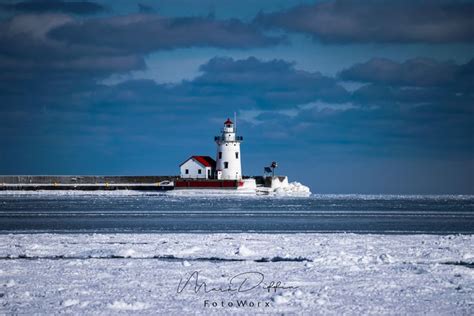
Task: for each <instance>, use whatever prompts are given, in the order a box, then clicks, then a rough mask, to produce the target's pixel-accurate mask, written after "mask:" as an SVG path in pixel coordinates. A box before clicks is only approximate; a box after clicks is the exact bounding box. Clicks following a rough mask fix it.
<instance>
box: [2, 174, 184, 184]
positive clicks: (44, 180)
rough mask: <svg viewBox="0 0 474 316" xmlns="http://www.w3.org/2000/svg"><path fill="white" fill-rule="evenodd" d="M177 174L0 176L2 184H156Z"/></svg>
mask: <svg viewBox="0 0 474 316" xmlns="http://www.w3.org/2000/svg"><path fill="white" fill-rule="evenodd" d="M177 178H178V177H177V176H49V175H44V176H28V175H22V176H0V185H1V184H52V185H54V184H72V185H76V184H106V183H108V184H155V183H158V182H161V181H165V180H171V181H173V180H175V179H177Z"/></svg>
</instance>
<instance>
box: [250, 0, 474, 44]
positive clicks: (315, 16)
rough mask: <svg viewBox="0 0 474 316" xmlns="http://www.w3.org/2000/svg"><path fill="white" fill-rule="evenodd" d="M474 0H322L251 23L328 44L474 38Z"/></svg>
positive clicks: (454, 40) (447, 41)
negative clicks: (302, 35) (279, 29)
mask: <svg viewBox="0 0 474 316" xmlns="http://www.w3.org/2000/svg"><path fill="white" fill-rule="evenodd" d="M473 16H474V4H473V3H471V2H464V1H456V2H446V1H408V0H402V1H363V2H361V1H353V0H336V1H324V2H318V3H315V4H311V5H301V6H296V7H293V8H290V9H288V10H284V11H279V12H275V13H269V14H264V13H261V14H259V15H258V16H257V17H256V19H255V22H256V23H258V24H260V25H263V26H266V27H269V28H274V27H276V28H281V29H284V30H288V31H291V32H299V33H304V34H308V35H310V36H311V37H312V38H313V39H315V40H319V41H323V42H328V43H372V42H373V43H377V42H380V43H416V42H422V43H454V42H472V41H473V40H474V19H473V18H472V17H473Z"/></svg>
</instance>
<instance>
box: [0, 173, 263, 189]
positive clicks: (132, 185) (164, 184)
mask: <svg viewBox="0 0 474 316" xmlns="http://www.w3.org/2000/svg"><path fill="white" fill-rule="evenodd" d="M245 178H247V177H245ZM253 178H255V180H256V182H257V184H260V185H263V184H265V179H264V178H263V177H253ZM216 181H220V182H222V185H218V186H216V185H214V187H219V188H226V187H229V183H230V182H232V184H233V183H234V182H236V181H226V180H214V182H216ZM203 182H205V181H203ZM227 182H229V183H227ZM177 183H178V185H177V186H176V184H177ZM179 183H180V184H179ZM175 186H176V187H178V188H181V189H183V188H192V187H190V185H188V184H187V182H186V181H180V178H179V177H178V176H51V175H21V176H17V175H10V176H8V175H7V176H0V191H7V190H20V191H39V190H78V191H99V190H106V191H114V190H136V191H168V190H173V189H174V188H175ZM199 187H201V186H199Z"/></svg>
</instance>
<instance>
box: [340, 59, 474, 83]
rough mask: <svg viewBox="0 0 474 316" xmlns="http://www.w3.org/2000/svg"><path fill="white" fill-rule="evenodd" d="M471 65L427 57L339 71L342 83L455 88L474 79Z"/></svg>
mask: <svg viewBox="0 0 474 316" xmlns="http://www.w3.org/2000/svg"><path fill="white" fill-rule="evenodd" d="M473 64H474V59H472V60H471V61H470V62H469V63H467V64H465V65H457V64H455V63H454V62H439V61H436V60H434V59H428V58H414V59H409V60H406V61H405V62H403V63H399V62H395V61H392V60H389V59H384V58H373V59H371V60H369V61H367V62H365V63H359V64H355V65H353V66H352V67H350V68H348V69H345V70H343V71H341V73H340V74H339V77H340V78H341V79H343V80H350V81H361V82H371V83H379V84H381V83H383V84H390V85H397V86H418V87H435V86H444V85H454V84H457V83H458V82H459V81H463V80H465V79H468V78H474V71H473V66H472V65H473ZM464 77H468V78H464Z"/></svg>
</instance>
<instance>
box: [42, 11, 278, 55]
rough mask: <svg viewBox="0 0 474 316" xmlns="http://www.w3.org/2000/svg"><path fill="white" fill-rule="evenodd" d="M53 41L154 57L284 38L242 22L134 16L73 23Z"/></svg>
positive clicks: (258, 44) (260, 44)
mask: <svg viewBox="0 0 474 316" xmlns="http://www.w3.org/2000/svg"><path fill="white" fill-rule="evenodd" d="M49 35H50V36H51V38H53V39H55V40H58V41H61V42H65V43H68V44H72V45H83V46H90V47H95V48H102V49H109V50H111V51H116V52H119V53H131V52H134V53H142V54H146V53H151V52H153V51H157V50H163V49H174V48H182V47H197V46H200V47H209V46H212V47H223V48H251V47H265V46H271V45H275V44H278V43H280V42H281V41H282V38H281V37H274V36H267V35H264V34H263V33H262V32H261V31H260V30H259V29H258V28H257V27H255V26H254V25H250V24H246V23H243V22H241V21H240V20H236V19H230V20H216V19H214V18H212V17H176V18H168V17H162V16H159V15H156V14H135V15H126V16H114V17H106V18H97V19H88V20H85V21H72V22H71V23H67V24H64V25H62V26H59V27H57V28H55V29H53V30H51V31H50V33H49Z"/></svg>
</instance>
